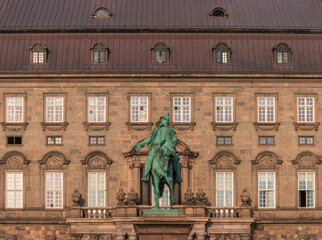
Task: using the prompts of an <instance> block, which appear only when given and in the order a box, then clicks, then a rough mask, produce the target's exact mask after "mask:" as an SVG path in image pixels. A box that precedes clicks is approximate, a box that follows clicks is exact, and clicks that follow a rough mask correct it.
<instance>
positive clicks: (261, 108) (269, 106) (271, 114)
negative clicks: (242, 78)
mask: <svg viewBox="0 0 322 240" xmlns="http://www.w3.org/2000/svg"><path fill="white" fill-rule="evenodd" d="M257 104H258V122H275V97H258V98H257Z"/></svg>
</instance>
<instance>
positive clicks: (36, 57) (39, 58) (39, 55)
mask: <svg viewBox="0 0 322 240" xmlns="http://www.w3.org/2000/svg"><path fill="white" fill-rule="evenodd" d="M32 63H45V61H44V52H33V53H32Z"/></svg>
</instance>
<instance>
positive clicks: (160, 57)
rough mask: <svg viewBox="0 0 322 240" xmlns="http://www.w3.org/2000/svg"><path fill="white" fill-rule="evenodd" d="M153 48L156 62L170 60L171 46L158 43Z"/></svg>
mask: <svg viewBox="0 0 322 240" xmlns="http://www.w3.org/2000/svg"><path fill="white" fill-rule="evenodd" d="M152 50H153V62H154V63H168V62H169V48H167V47H166V46H165V45H164V44H163V43H158V44H157V45H155V47H154V48H153V49H152Z"/></svg>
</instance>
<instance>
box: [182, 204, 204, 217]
mask: <svg viewBox="0 0 322 240" xmlns="http://www.w3.org/2000/svg"><path fill="white" fill-rule="evenodd" d="M184 213H185V215H186V216H189V217H190V216H191V217H205V216H206V207H204V206H198V205H197V206H193V205H191V206H189V205H186V206H184Z"/></svg>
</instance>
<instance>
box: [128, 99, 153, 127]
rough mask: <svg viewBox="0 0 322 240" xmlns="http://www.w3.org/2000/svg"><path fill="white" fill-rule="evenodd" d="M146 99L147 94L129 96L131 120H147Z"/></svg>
mask: <svg viewBox="0 0 322 240" xmlns="http://www.w3.org/2000/svg"><path fill="white" fill-rule="evenodd" d="M148 100H149V98H148V97H147V96H142V97H140V96H132V97H131V122H148Z"/></svg>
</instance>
